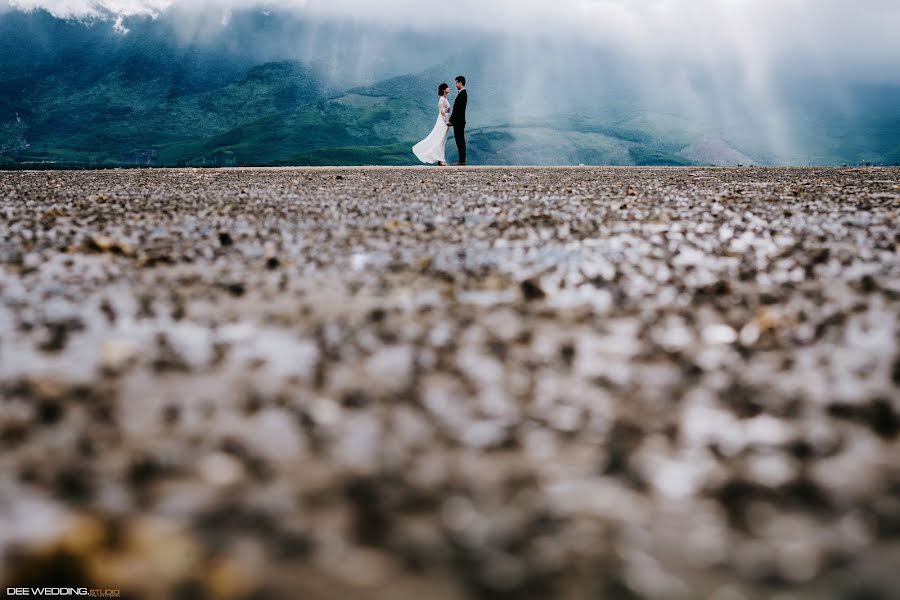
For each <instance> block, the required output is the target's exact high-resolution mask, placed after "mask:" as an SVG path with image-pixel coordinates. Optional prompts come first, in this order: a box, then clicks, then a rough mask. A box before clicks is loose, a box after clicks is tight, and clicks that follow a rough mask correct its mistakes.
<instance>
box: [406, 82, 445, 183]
mask: <svg viewBox="0 0 900 600" xmlns="http://www.w3.org/2000/svg"><path fill="white" fill-rule="evenodd" d="M449 95H450V86H449V85H447V84H446V83H442V84H441V85H439V86H438V96H440V97H441V99H440V100H438V118H437V122H436V123H435V124H434V129H432V130H431V133H429V134H428V137H427V138H425V139H424V140H422V141H421V142H419V143H418V144H416V145H415V146H413V149H412V150H413V154H415V155H416V157H417V158H418V159H419V160H421V161H422V162H423V163H429V164H430V163H437V164H439V165H441V166H442V167H444V166H447V160H446V158H445V157H444V146H446V145H447V133H448V132H449V131H450V127H448V126H447V122H448V121H449V120H450V101H449V100H447V96H449Z"/></svg>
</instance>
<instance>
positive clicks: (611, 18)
mask: <svg viewBox="0 0 900 600" xmlns="http://www.w3.org/2000/svg"><path fill="white" fill-rule="evenodd" d="M0 2H6V3H7V4H8V6H9V7H11V8H15V9H20V10H34V9H40V8H43V9H46V10H48V11H50V12H51V13H52V14H54V15H56V16H62V17H74V18H110V19H111V20H115V18H116V17H128V16H138V15H148V16H153V15H158V14H160V13H161V12H164V11H179V12H185V13H187V12H194V13H203V14H205V15H208V16H209V17H210V18H215V19H219V20H221V19H222V18H223V17H225V18H227V14H228V12H229V11H230V10H234V9H240V8H247V7H252V6H257V7H261V8H268V9H283V10H291V11H296V12H298V13H300V14H306V15H309V16H316V17H321V16H325V17H339V18H346V17H350V18H356V19H359V20H362V21H366V22H382V23H384V24H385V25H388V26H396V27H398V28H404V29H422V30H434V29H448V28H453V27H466V28H469V29H482V30H486V31H489V32H501V33H506V34H523V35H530V36H546V37H549V38H553V37H557V36H566V37H567V38H568V39H571V38H573V37H576V38H579V39H581V40H584V41H587V42H590V43H596V44H600V45H604V46H612V47H616V48H618V49H619V50H622V51H627V52H629V53H631V54H634V55H636V56H638V57H640V56H659V55H661V54H662V55H665V54H670V53H672V52H677V53H678V54H679V55H680V56H683V57H684V60H693V61H699V62H704V63H709V64H715V63H716V62H718V61H720V60H727V61H730V60H732V59H738V60H740V61H741V62H742V63H744V64H745V65H747V68H748V69H750V70H753V69H757V70H759V71H760V73H759V74H758V76H762V71H765V70H771V69H773V68H777V66H778V65H779V64H784V63H789V64H791V65H800V66H801V67H802V66H804V65H805V66H806V67H808V68H809V69H811V70H816V69H819V70H826V71H832V72H833V71H839V72H840V71H843V72H847V73H850V72H856V73H858V74H860V75H861V76H868V77H873V76H874V77H878V76H879V73H880V74H881V76H882V77H893V76H895V75H897V74H898V73H900V36H898V35H897V30H898V25H900V2H898V1H897V0H854V1H850V0H554V1H553V2H549V1H547V0H454V1H453V2H452V3H450V2H428V1H426V0H378V1H377V2H376V1H369V0H280V1H269V2H265V1H259V0H0ZM451 6H452V8H451ZM751 76H752V74H751Z"/></svg>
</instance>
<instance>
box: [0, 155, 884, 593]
mask: <svg viewBox="0 0 900 600" xmlns="http://www.w3.org/2000/svg"><path fill="white" fill-rule="evenodd" d="M898 211H900V170H897V169H869V170H854V169H850V170H816V169H796V170H789V169H766V170H763V169H741V170H727V169H590V168H584V169H545V168H528V169H450V170H446V169H428V168H421V169H342V170H336V169H335V170H328V169H306V170H289V169H288V170H223V171H196V170H152V171H145V170H141V171H114V172H90V173H84V172H68V173H63V172H22V173H0V391H2V400H0V446H2V452H0V558H2V562H0V580H2V582H3V583H4V584H5V585H16V584H25V585H36V584H38V583H43V584H47V585H61V584H79V585H90V586H92V587H104V588H119V589H121V590H123V592H124V593H126V594H129V595H131V596H135V597H149V598H155V597H159V598H162V597H169V596H170V595H172V594H175V593H178V594H180V595H181V596H182V597H201V596H203V595H204V594H205V595H206V596H208V597H216V598H245V597H254V598H262V597H273V598H283V597H289V596H293V597H303V598H344V597H352V596H355V597H367V598H401V599H402V598H420V597H425V596H424V595H427V596H428V597H430V598H465V597H500V596H503V595H504V594H505V595H506V596H505V597H536V598H549V597H562V598H570V597H571V598H629V597H647V598H681V597H684V598H697V597H714V598H718V599H720V600H731V599H738V598H757V597H776V595H777V594H778V593H781V594H782V595H780V596H777V597H779V598H784V599H788V598H798V599H802V598H825V597H829V598H848V599H849V598H888V597H892V596H893V597H896V594H898V593H900V583H898V575H897V572H896V566H897V565H898V564H900V436H898V430H900V417H898V411H900V395H898V393H900V387H898V386H900V342H898V340H900V322H898V319H900V251H898V244H900V226H898V225H900V223H898V218H900V217H898ZM360 594H362V595H361V596H360ZM866 594H868V595H866Z"/></svg>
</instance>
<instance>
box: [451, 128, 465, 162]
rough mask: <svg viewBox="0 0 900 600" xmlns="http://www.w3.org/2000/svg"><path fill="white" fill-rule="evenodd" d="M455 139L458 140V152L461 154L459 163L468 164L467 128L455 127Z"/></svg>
mask: <svg viewBox="0 0 900 600" xmlns="http://www.w3.org/2000/svg"><path fill="white" fill-rule="evenodd" d="M453 139H454V140H456V150H457V151H458V152H459V162H461V163H463V164H465V162H466V126H465V125H454V126H453Z"/></svg>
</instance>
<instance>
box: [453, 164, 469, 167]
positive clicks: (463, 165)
mask: <svg viewBox="0 0 900 600" xmlns="http://www.w3.org/2000/svg"><path fill="white" fill-rule="evenodd" d="M453 166H454V167H465V166H466V163H453Z"/></svg>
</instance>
